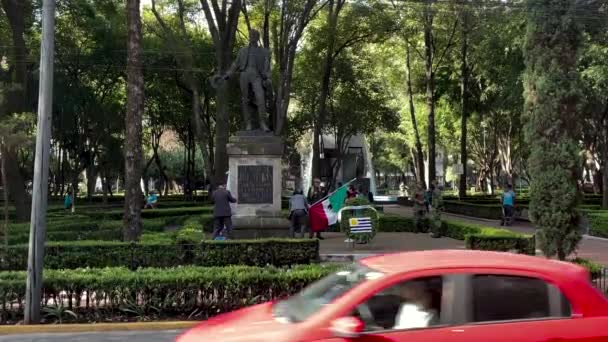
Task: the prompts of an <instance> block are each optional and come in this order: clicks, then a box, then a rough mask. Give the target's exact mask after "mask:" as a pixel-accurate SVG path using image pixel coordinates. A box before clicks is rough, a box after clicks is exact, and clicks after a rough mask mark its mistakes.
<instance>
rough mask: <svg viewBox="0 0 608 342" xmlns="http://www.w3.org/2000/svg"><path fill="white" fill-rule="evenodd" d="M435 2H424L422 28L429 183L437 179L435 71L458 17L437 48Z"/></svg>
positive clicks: (451, 37) (446, 48) (451, 41)
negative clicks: (444, 39) (440, 46)
mask: <svg viewBox="0 0 608 342" xmlns="http://www.w3.org/2000/svg"><path fill="white" fill-rule="evenodd" d="M434 2H435V0H425V4H424V9H423V14H422V26H423V30H424V60H425V71H426V102H427V108H428V110H427V115H428V116H427V119H428V124H427V130H428V162H429V172H428V173H429V174H428V176H429V177H428V178H429V182H432V181H433V180H435V179H436V178H437V172H436V169H435V168H436V167H435V163H436V161H435V160H436V132H435V104H436V102H437V94H436V88H435V87H436V73H437V69H438V68H440V67H441V66H442V63H443V62H444V61H445V57H446V54H447V53H448V52H449V51H450V49H451V48H452V43H453V41H454V36H455V32H456V28H457V24H458V19H457V18H458V17H457V16H455V19H454V20H453V25H452V28H451V29H450V31H449V33H448V36H447V39H446V41H445V45H444V46H443V48H442V49H441V48H439V46H438V39H437V36H438V35H437V34H436V33H435V31H434V29H433V22H434V20H435V16H436V15H435V11H436V9H435V8H434V7H436V6H434V5H433V3H434Z"/></svg>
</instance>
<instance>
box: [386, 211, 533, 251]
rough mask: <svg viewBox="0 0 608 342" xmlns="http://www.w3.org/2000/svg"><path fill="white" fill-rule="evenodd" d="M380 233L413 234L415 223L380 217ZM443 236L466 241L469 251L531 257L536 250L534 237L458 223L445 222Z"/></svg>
mask: <svg viewBox="0 0 608 342" xmlns="http://www.w3.org/2000/svg"><path fill="white" fill-rule="evenodd" d="M380 231H381V232H410V233H411V232H414V231H415V222H414V219H412V218H409V217H402V216H394V215H384V216H381V217H380ZM442 235H443V236H446V237H450V238H452V239H456V240H463V241H465V242H466V245H467V248H469V249H483V250H495V251H511V250H515V251H517V252H518V253H522V254H530V255H534V254H535V250H536V248H535V240H534V236H531V235H524V234H518V233H515V232H513V231H510V230H507V229H498V228H489V227H484V226H481V225H476V224H470V223H463V222H458V221H450V220H443V221H442ZM467 238H468V240H467Z"/></svg>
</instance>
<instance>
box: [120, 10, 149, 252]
mask: <svg viewBox="0 0 608 342" xmlns="http://www.w3.org/2000/svg"><path fill="white" fill-rule="evenodd" d="M127 26H128V32H129V33H128V43H127V54H128V59H127V114H126V117H125V130H126V138H125V213H124V231H123V237H124V240H125V241H134V240H137V239H138V238H139V235H140V234H141V229H142V221H141V209H142V208H141V207H142V192H141V187H140V180H141V177H142V163H143V151H142V134H143V133H142V132H143V129H142V119H143V112H144V75H143V69H142V32H141V17H140V13H139V0H127Z"/></svg>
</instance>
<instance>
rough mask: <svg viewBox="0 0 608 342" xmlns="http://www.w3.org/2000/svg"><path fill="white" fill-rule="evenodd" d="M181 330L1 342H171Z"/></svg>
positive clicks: (0, 341) (14, 338)
mask: <svg viewBox="0 0 608 342" xmlns="http://www.w3.org/2000/svg"><path fill="white" fill-rule="evenodd" d="M180 332H181V331H180V330H162V331H113V332H107V331H106V332H91V333H70V334H51V333H49V334H28V335H4V336H2V335H0V342H9V341H10V342H117V341H129V342H171V341H174V340H175V338H176V337H177V336H178V335H179V334H180Z"/></svg>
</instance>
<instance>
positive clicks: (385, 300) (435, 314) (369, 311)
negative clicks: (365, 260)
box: [324, 275, 464, 342]
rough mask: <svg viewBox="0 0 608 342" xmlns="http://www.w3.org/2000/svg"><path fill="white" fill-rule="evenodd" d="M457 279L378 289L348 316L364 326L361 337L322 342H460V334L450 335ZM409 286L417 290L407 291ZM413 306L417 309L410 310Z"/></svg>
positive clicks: (421, 280) (441, 278)
mask: <svg viewBox="0 0 608 342" xmlns="http://www.w3.org/2000/svg"><path fill="white" fill-rule="evenodd" d="M459 277H460V276H458V275H457V276H451V275H448V276H429V277H421V278H413V279H408V280H404V281H403V282H400V283H398V284H396V285H392V286H389V287H387V288H385V289H382V290H381V291H379V292H377V293H375V294H374V295H373V296H372V297H370V298H369V299H368V300H366V301H365V302H364V303H361V304H359V305H357V306H356V309H355V310H354V311H353V312H352V315H353V316H355V317H358V318H360V319H361V320H362V321H363V322H364V323H365V326H366V329H365V332H364V333H362V334H361V335H360V336H359V337H357V338H356V339H343V338H331V339H327V340H324V341H326V342H339V341H357V342H388V341H395V342H400V341H407V342H412V341H421V342H435V341H437V342H439V341H441V342H462V341H464V340H462V339H461V336H460V332H459V331H454V329H453V326H452V317H454V313H455V310H456V306H455V304H456V303H457V300H455V298H456V293H457V291H458V283H459V281H458V278H459ZM460 283H462V282H460ZM413 284H416V286H413V287H414V288H417V290H411V288H412V285H413ZM408 287H410V290H408V289H407V288H408ZM419 294H420V295H419ZM420 298H425V300H419V299H420ZM424 303H427V304H429V305H425V304H424ZM415 305H418V307H417V308H414V306H415ZM418 309H420V310H418ZM421 312H424V314H421Z"/></svg>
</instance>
